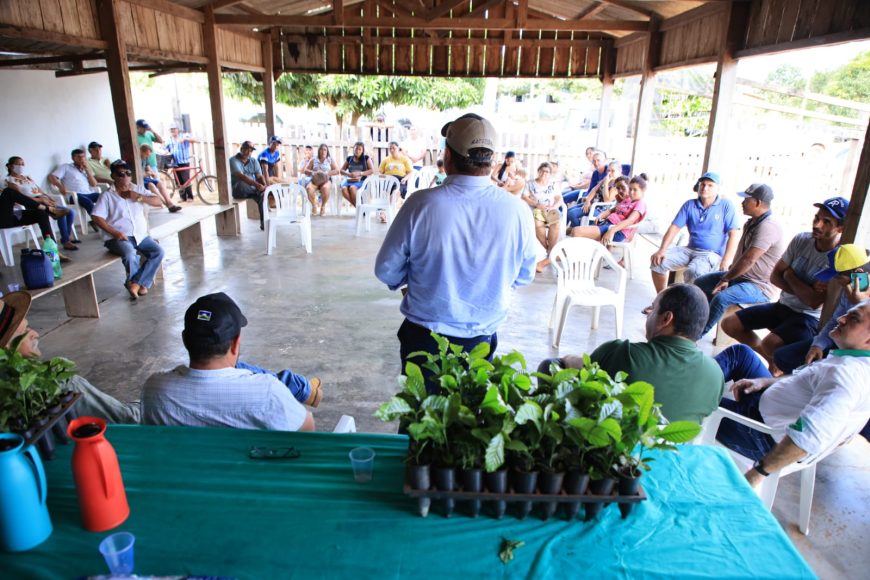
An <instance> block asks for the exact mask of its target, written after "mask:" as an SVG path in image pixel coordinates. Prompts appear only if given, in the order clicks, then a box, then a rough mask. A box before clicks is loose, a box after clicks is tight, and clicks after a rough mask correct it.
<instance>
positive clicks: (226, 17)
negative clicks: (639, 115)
mask: <svg viewBox="0 0 870 580" xmlns="http://www.w3.org/2000/svg"><path fill="white" fill-rule="evenodd" d="M215 23H216V24H218V25H221V26H227V25H240V26H258V27H259V26H262V27H267V26H281V27H282V28H289V29H293V28H308V27H314V28H341V26H339V25H336V24H335V23H334V22H333V21H332V15H331V14H330V15H325V16H324V15H318V16H285V15H279V16H271V15H270V16H257V15H254V14H251V15H237V14H215ZM344 26H349V27H362V28H382V27H390V28H401V29H409V28H415V29H419V30H426V29H427V28H428V29H435V30H455V29H457V28H460V29H462V30H517V26H516V20H515V19H513V18H436V19H434V20H431V21H426V20H423V19H422V18H418V17H413V18H401V19H395V20H391V21H389V22H388V23H385V22H384V21H383V20H381V19H379V18H374V17H372V16H363V17H360V16H348V15H345V22H344ZM528 27H529V28H533V29H535V30H566V31H568V30H573V31H608V30H616V31H624V32H645V31H646V30H647V29H648V23H647V22H644V21H641V20H559V19H556V18H549V19H547V18H540V19H534V20H529V21H528Z"/></svg>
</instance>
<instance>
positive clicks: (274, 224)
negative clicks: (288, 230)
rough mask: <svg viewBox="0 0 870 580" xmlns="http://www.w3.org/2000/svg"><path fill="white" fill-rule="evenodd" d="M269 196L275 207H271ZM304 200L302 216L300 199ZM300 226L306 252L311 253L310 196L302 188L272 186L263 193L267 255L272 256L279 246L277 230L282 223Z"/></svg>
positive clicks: (288, 185) (295, 185)
mask: <svg viewBox="0 0 870 580" xmlns="http://www.w3.org/2000/svg"><path fill="white" fill-rule="evenodd" d="M269 196H272V197H273V198H274V199H275V207H274V208H270V207H269V205H270V204H269ZM299 198H301V199H302V215H300V214H299V207H298V199H299ZM282 221H283V222H285V223H291V224H296V225H298V226H299V235H300V236H301V238H302V245H303V246H305V251H306V252H307V253H309V254H310V253H311V211H310V210H309V203H308V196H307V195H306V194H305V189H303V188H302V186H300V185H297V184H295V183H293V184H283V183H281V184H275V185H270V186H269V187H267V188H266V191H265V192H263V229H264V230H265V231H266V254H267V255H272V250H274V249H275V246H276V245H277V229H278V224H279V223H281V222H282Z"/></svg>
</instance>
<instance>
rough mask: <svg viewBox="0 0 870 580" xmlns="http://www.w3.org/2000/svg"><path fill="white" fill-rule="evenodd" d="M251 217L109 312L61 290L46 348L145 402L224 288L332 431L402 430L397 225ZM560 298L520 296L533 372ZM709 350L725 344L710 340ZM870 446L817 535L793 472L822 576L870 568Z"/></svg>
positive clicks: (852, 466)
mask: <svg viewBox="0 0 870 580" xmlns="http://www.w3.org/2000/svg"><path fill="white" fill-rule="evenodd" d="M153 218H156V219H162V215H161V214H159V213H158V214H156V215H155V216H153ZM242 221H243V235H242V236H241V237H239V238H217V237H216V235H215V231H214V225H213V222H211V221H207V222H205V223H204V228H203V229H204V239H205V245H206V255H205V256H204V257H199V258H184V259H181V258H180V257H179V254H178V245H177V242H176V241H175V240H174V239H173V240H167V241H165V242H164V247H165V248H166V250H167V259H166V262H165V282H163V283H160V284H159V285H157V286H156V287H155V288H154V289H153V290H152V292H151V293H150V294H149V295H148V297H147V298H145V299H142V300H139V301H138V302H130V301H129V300H128V299H127V295H126V292H125V291H124V290H123V288H122V286H121V283H122V280H123V273H122V270H121V266H120V264H119V265H117V267H110V268H107V269H105V270H103V271H102V272H99V273H98V274H97V275H96V283H97V293H98V296H99V297H100V298H101V300H102V302H101V304H100V308H101V312H102V318H100V319H94V320H91V319H74V320H71V319H68V318H66V316H65V314H64V307H63V301H62V298H61V294H60V292H55V293H53V294H52V295H51V296H48V297H45V298H41V299H40V300H38V301H36V302H35V303H34V306H33V309H32V312H31V315H30V322H31V325H32V326H33V327H34V328H36V329H37V330H38V331H39V332H40V333H41V334H42V340H41V348H42V351H43V353H44V354H45V355H46V356H53V355H63V356H66V357H68V358H70V359H72V360H74V361H75V362H76V363H77V364H78V367H79V372H80V374H82V375H83V376H85V377H87V378H88V379H89V380H90V381H91V382H92V383H94V384H95V385H97V386H99V387H100V388H102V389H103V390H105V391H106V392H108V393H111V394H113V395H115V396H117V397H118V398H120V399H122V400H127V401H131V400H136V399H138V393H139V389H140V388H141V385H142V383H143V382H144V381H145V379H146V378H147V377H148V376H149V375H150V374H151V373H153V372H156V371H160V370H164V369H169V368H172V367H174V366H175V365H178V364H183V363H186V362H187V359H186V353H185V350H184V347H183V346H182V344H181V329H182V325H183V313H184V311H185V309H186V308H187V306H188V305H189V304H190V303H191V302H193V300H194V299H195V298H196V297H198V296H200V295H203V294H207V293H211V292H217V291H224V292H226V293H227V294H229V295H230V296H232V297H233V298H234V299H235V300H236V301H237V302H238V303H239V305H240V306H241V308H242V311H243V312H244V313H245V315H246V316H247V318H248V321H249V325H248V327H247V328H246V329H245V330H244V332H243V334H242V351H243V359H244V360H246V361H248V362H251V363H254V364H257V365H260V366H264V367H267V368H272V369H281V368H285V367H290V368H292V369H293V370H294V371H296V372H299V373H302V374H305V375H308V376H319V377H321V379H322V380H323V382H324V385H325V394H324V398H323V402H322V403H321V405H320V407H319V408H318V409H316V410H315V412H314V415H315V420H316V422H317V426H318V429H319V430H331V429H332V427H333V426H334V424H335V422H336V421H337V420H338V418H339V417H340V416H341V415H342V414H351V415H353V416H354V417H355V418H356V423H357V427H358V430H360V431H368V432H394V426H393V425H388V424H383V423H380V422H379V421H377V420H376V419H375V418H374V417H373V416H372V414H373V413H374V411H375V409H376V408H377V407H378V405H380V404H381V403H382V402H383V401H385V400H387V399H388V398H389V397H390V396H391V395H392V394H393V393H394V392H395V391H396V389H397V384H396V377H397V375H398V374H399V358H398V340H397V339H396V330H397V328H398V326H399V324H400V322H401V320H402V316H401V314H400V313H399V309H398V307H399V295H398V294H397V293H394V292H390V291H388V290H387V289H386V287H384V286H383V285H382V284H381V283H380V282H378V281H377V280H376V279H375V277H374V275H373V274H372V269H373V262H374V255H375V254H376V252H377V250H378V248H379V247H380V243H381V240H382V239H383V235H384V232H385V226H383V225H380V224H373V226H372V231H371V232H369V233H364V234H363V235H362V236H360V237H354V222H353V219H351V218H350V217H349V216H348V215H345V216H344V217H340V218H339V217H326V218H314V223H313V227H312V229H313V243H314V253H313V254H311V255H306V254H305V252H304V250H303V249H302V247H301V245H300V244H299V235H298V231H294V229H293V228H291V227H289V226H283V227H282V228H281V229H280V230H279V232H278V248H277V250H276V252H275V253H274V254H273V255H272V256H266V255H265V252H264V241H263V234H262V233H261V232H260V231H259V229H258V227H257V223H256V222H255V221H251V220H246V219H244V218H243V219H242ZM85 245H86V246H88V247H86V248H84V249H83V251H81V252H78V254H79V255H84V254H85V252H94V251H101V250H100V248H99V241H98V238H97V236H96V234H90V235H89V236H88V238H87V240H86V242H85ZM651 251H652V247H651V246H649V245H648V244H645V242H640V243H639V245H638V250H637V253H638V254H640V255H639V256H637V258H636V260H635V272H636V278H635V279H634V280H632V281H629V285H628V298H627V304H626V312H625V314H626V317H625V334H626V337H627V338H629V339H633V340H641V339H642V338H643V321H644V317H643V315H642V314H641V313H640V310H641V309H642V308H643V307H644V306H645V305H647V304H648V303H650V302H651V300H652V298H653V289H652V284H651V283H650V280H649V275H648V273H647V270H646V268H645V267H644V264H646V263H647V262H648V255H649V253H651ZM75 255H76V254H73V257H74V258H75ZM2 273H3V277H2V278H0V279H2V280H3V283H4V284H8V283H9V281H12V280H15V279H16V278H17V273H15V272H14V271H13V270H11V269H8V268H4V269H3V270H2ZM613 276H614V274H613V273H612V272H608V271H604V272H603V274H602V280H603V282H604V283H608V281H611V280H612V278H613ZM554 292H555V283H554V281H553V280H552V278H551V277H549V276H539V277H538V279H537V280H536V281H535V282H534V283H533V284H532V285H531V286H529V287H526V288H522V289H520V290H519V291H518V292H517V293H516V299H515V303H514V307H513V309H512V311H511V314H510V316H509V318H508V320H507V321H506V323H505V324H504V325H503V326H502V328H501V330H500V331H499V351H500V352H506V351H508V350H511V349H517V350H519V351H520V352H522V353H523V354H524V355H525V357H526V360H527V361H528V364H529V365H530V366H533V365H537V363H538V362H539V361H540V360H541V359H542V358H544V357H547V356H553V355H556V354H558V353H557V351H556V350H554V349H552V348H551V347H550V346H549V344H550V342H551V336H550V332H549V331H548V329H547V323H548V320H549V315H550V308H551V305H552V299H553V295H554ZM590 321H591V316H590V313H589V312H588V311H586V310H584V309H575V310H573V311H572V313H571V315H570V319H569V326H568V328H567V330H566V332H565V334H564V336H563V338H562V347H563V348H562V351H561V352H562V354H568V353H579V352H590V351H591V350H592V349H593V348H594V347H595V346H597V345H598V344H600V343H601V342H604V341H606V340H610V339H612V338H614V331H613V315H612V313H611V312H608V311H607V310H606V309H605V310H604V311H603V312H602V315H601V324H600V327H599V329H598V330H594V331H591V330H590V328H589V327H590ZM701 347H702V348H703V349H704V350H705V351H707V352H713V347H712V345H711V343H710V339H709V338H707V339H705V340H704V341H702V343H701ZM868 450H870V445H868V444H867V442H866V441H865V440H863V439H860V438H859V440H856V441H853V442H852V443H851V444H849V445H848V446H846V447H845V448H844V449H843V450H842V451H840V452H838V453H837V454H836V455H834V456H833V457H830V458H829V459H827V460H826V461H825V462H823V463H822V464H821V465H820V466H819V469H818V476H817V482H816V490H815V501H814V506H813V515H812V522H811V532H810V535H809V536H808V537H804V536H802V535H801V534H800V532H798V531H797V527H796V521H797V510H798V508H797V494H798V485H797V484H798V481H799V477H798V476H797V475H793V476H789V477H788V478H786V479H784V480H783V481H782V483H781V485H780V490H779V494H778V496H777V501H776V504H775V506H774V515H775V516H776V517H777V518H778V519H779V521H780V522H781V523H782V525H783V527H784V529H785V530H786V531H787V533H788V534H789V535H790V536H791V538H792V539H793V541H794V542H795V545H796V546H797V548H798V549H799V550H800V551H801V553H802V554H803V555H804V557H805V558H806V559H807V561H808V562H809V564H810V565H811V566H812V567H813V569H814V570H815V571H816V572H817V574H818V575H819V576H820V577H823V578H861V577H866V573H867V569H868V568H870V551H868V550H867V549H866V546H867V538H868V536H870V515H868V514H870V512H868V510H867V508H866V506H867V505H868V500H870V454H868ZM735 517H739V514H735ZM862 546H863V548H862Z"/></svg>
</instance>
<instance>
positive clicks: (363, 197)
mask: <svg viewBox="0 0 870 580" xmlns="http://www.w3.org/2000/svg"><path fill="white" fill-rule="evenodd" d="M393 191H395V194H392V195H391V192H393ZM394 196H395V197H398V196H399V180H398V179H396V178H395V177H393V176H392V175H371V176H369V178H368V179H366V181H365V183H363V184H362V187H360V188H359V191H358V192H357V201H356V235H359V234H360V232H361V231H362V226H363V218H365V226H366V231H370V230H371V217H372V213H376V212H378V211H383V212H385V213H386V214H387V225H390V224H391V223H392V222H393V214H394V212H395V206H394V204H393V202H392V199H391V198H392V197H394Z"/></svg>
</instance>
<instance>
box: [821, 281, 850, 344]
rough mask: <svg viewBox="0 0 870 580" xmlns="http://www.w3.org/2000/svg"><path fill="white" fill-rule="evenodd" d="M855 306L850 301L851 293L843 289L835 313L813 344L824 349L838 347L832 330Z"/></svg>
mask: <svg viewBox="0 0 870 580" xmlns="http://www.w3.org/2000/svg"><path fill="white" fill-rule="evenodd" d="M830 283H831V284H835V283H836V282H833V281H832V282H830ZM853 306H855V305H854V304H852V303H851V302H850V301H849V294H848V293H847V292H846V290H845V289H843V290H842V291H841V292H840V299H839V300H838V301H837V307H836V308H835V309H834V313H833V314H831V318H830V319H829V320H828V322H827V323H826V324H825V326H824V327H823V328H822V329H821V330H819V332H818V333H817V334H816V337H815V338H814V339H813V344H812V346H815V347H818V348H819V349H820V350H822V351H827V350H830V349H832V348H836V345H835V344H834V339H833V338H831V336H830V334H831V331H832V330H834V327H835V326H837V319H838V318H840V317H841V316H843V315H844V314H846V313H847V312H849V309H850V308H852V307H853Z"/></svg>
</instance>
